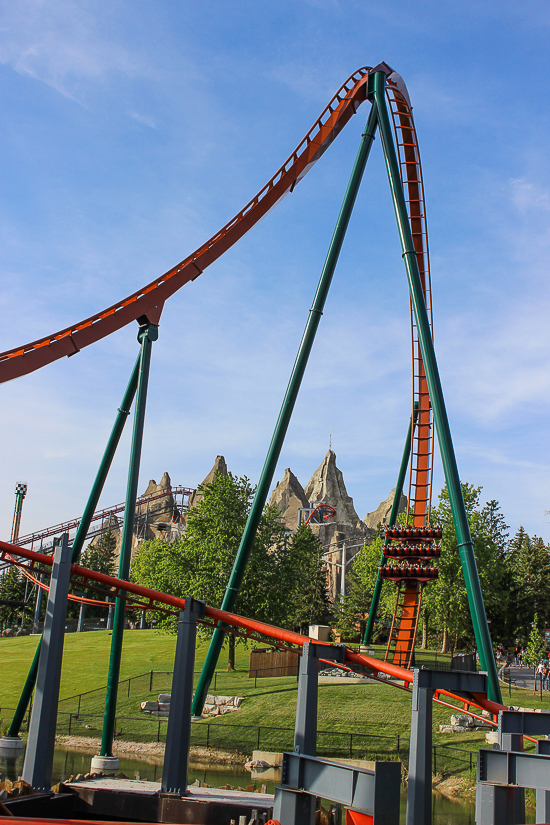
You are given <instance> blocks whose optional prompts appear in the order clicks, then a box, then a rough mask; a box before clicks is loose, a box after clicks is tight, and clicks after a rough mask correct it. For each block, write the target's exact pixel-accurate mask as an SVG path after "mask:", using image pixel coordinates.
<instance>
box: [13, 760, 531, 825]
mask: <svg viewBox="0 0 550 825" xmlns="http://www.w3.org/2000/svg"><path fill="white" fill-rule="evenodd" d="M92 755H93V754H92V753H91V752H85V751H78V750H69V749H67V748H61V747H59V748H56V749H55V753H54V764H53V781H52V784H54V785H55V784H56V783H57V782H60V781H63V780H66V779H68V778H69V777H70V776H71V775H72V776H77V774H79V773H81V774H86V773H88V772H89V770H90V761H91V758H92ZM22 768H23V757H22V756H20V757H19V758H18V759H6V758H3V757H0V781H2V780H3V779H5V778H8V779H11V780H12V781H13V780H15V779H17V777H18V776H19V775H20V774H21V771H22ZM120 771H121V773H124V774H126V776H128V777H129V778H130V779H138V778H139V779H143V780H148V781H150V782H160V780H161V777H162V764H161V763H160V762H156V763H155V762H145V761H144V760H143V759H131V758H128V757H124V756H121V757H120ZM196 779H200V781H201V783H205V784H207V785H211V786H212V787H214V788H217V787H219V786H220V785H234V786H235V787H236V788H237V787H241V788H247V787H249V786H250V785H254V786H255V788H260V787H261V786H262V785H263V784H265V785H266V790H267V793H273V790H274V785H275V784H276V782H277V777H276V776H273V772H269V778H268V773H267V772H266V774H265V775H264V777H262V774H260V773H255V774H254V779H252V778H251V774H250V772H249V771H247V770H245V769H244V768H241V767H239V766H237V765H203V764H196V763H191V764H190V766H189V782H190V783H192V782H194V781H195V780H196ZM406 793H407V791H406V788H403V789H402V792H401V822H402V823H403V822H405V811H406V805H407V797H406ZM432 801H433V808H432V817H433V818H432V822H433V825H475V803H474V802H473V801H465V800H461V799H456V800H455V799H449V798H448V797H445V796H443V795H442V794H440V793H434V794H433V796H432ZM534 821H535V819H534V815H533V814H531V816H530V817H529V816H528V817H527V822H534Z"/></svg>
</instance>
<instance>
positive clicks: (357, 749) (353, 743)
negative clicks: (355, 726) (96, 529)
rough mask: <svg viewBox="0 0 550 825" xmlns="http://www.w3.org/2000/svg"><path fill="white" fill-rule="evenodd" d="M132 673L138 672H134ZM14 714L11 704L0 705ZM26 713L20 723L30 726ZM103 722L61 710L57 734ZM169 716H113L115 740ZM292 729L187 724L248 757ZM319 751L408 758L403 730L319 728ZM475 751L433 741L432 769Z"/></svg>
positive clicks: (457, 765)
mask: <svg viewBox="0 0 550 825" xmlns="http://www.w3.org/2000/svg"><path fill="white" fill-rule="evenodd" d="M134 678H136V677H134ZM3 711H9V714H10V715H11V713H13V711H14V708H1V707H0V718H1V716H2V712H3ZM29 719H30V713H29V714H28V716H27V717H26V718H25V720H24V722H23V726H22V728H23V730H27V731H28V725H29ZM102 725H103V714H102V713H78V712H76V713H75V712H71V711H61V710H60V711H59V712H58V715H57V734H58V735H65V736H85V737H92V738H98V737H100V736H101V729H102ZM167 727H168V718H167V717H165V716H146V715H142V716H124V715H119V716H116V717H115V740H116V739H120V740H125V741H131V742H159V743H164V742H165V741H166V730H167ZM293 740H294V729H293V728H279V727H271V726H268V725H234V724H232V723H231V724H227V723H224V722H221V720H218V721H212V722H208V721H207V720H203V721H201V722H197V723H195V724H193V725H192V726H191V745H192V746H194V747H200V748H205V749H213V750H222V751H226V752H230V753H238V754H245V755H246V756H250V755H251V754H252V752H253V751H255V750H263V751H269V752H275V753H281V752H282V751H289V750H290V751H292V749H293V745H294V741H293ZM317 755H318V756H322V757H327V758H348V759H368V760H372V761H374V760H385V761H387V760H399V761H401V762H402V763H403V764H404V765H405V766H408V761H409V739H408V737H404V736H402V735H401V734H396V735H393V736H384V735H380V734H376V733H357V732H354V731H353V732H352V731H327V730H320V731H318V733H317ZM476 766H477V751H470V750H466V749H462V748H456V747H453V746H451V745H433V746H432V770H433V773H434V774H436V775H437V774H439V775H441V776H443V777H445V776H453V775H459V774H464V773H468V775H469V776H470V778H471V777H473V776H475V772H476Z"/></svg>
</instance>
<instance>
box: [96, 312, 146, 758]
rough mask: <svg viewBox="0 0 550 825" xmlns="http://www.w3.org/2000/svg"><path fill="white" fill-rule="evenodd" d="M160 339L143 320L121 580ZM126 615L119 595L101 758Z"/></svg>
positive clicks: (110, 727)
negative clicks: (153, 359)
mask: <svg viewBox="0 0 550 825" xmlns="http://www.w3.org/2000/svg"><path fill="white" fill-rule="evenodd" d="M157 338H158V326H157V325H156V324H150V323H149V322H148V321H147V319H144V324H143V326H140V328H139V333H138V341H139V342H140V344H141V351H140V357H139V377H138V385H137V395H136V407H135V413H134V429H133V433H132V445H131V449H130V463H129V467H128V484H127V487H126V506H125V509H124V524H123V527H122V540H121V545H120V561H119V568H118V578H119V579H127V578H128V574H129V572H130V558H131V552H132V540H133V530H134V518H135V512H136V499H137V487H138V480H139V465H140V460H141V445H142V442H143V427H144V423H145V407H146V403H147V385H148V381H149V367H150V365H151V348H152V346H153V341H156V340H157ZM125 613H126V599H125V598H124V597H122V596H120V597H119V598H118V599H117V600H116V605H115V615H114V619H113V635H112V637H111V656H110V659H109V674H108V677H107V695H106V698H105V714H104V718H103V733H102V737H101V753H100V756H107V757H111V756H112V748H113V735H114V729H115V715H116V701H117V693H118V679H119V675H120V659H121V654H122V639H123V635H124V619H125Z"/></svg>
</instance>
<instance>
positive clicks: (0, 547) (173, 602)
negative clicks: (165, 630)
mask: <svg viewBox="0 0 550 825" xmlns="http://www.w3.org/2000/svg"><path fill="white" fill-rule="evenodd" d="M12 556H21V557H22V558H25V559H28V560H29V562H30V565H29V567H30V568H31V569H34V568H35V567H36V565H41V566H45V567H46V568H48V567H51V566H52V564H53V558H52V556H46V555H44V553H36V552H35V551H33V550H27V549H26V548H23V547H18V546H17V545H15V544H8V542H5V541H0V559H6V561H10V557H12ZM71 573H72V575H73V576H74V577H78V579H83V580H84V583H86V582H88V581H94V582H97V583H99V584H102V585H104V586H106V587H109V588H110V589H111V590H112V591H113V590H114V591H115V592H114V593H113V592H112V593H111V595H113V596H118V595H119V594H120V593H121V592H124V593H131V594H133V595H134V596H137V597H138V598H140V599H144V600H145V602H140V603H139V606H140V607H141V608H146V609H148V610H155V609H160V610H162V609H164V605H168V606H169V607H172V608H176V610H178V611H179V610H183V609H184V607H185V599H180V598H178V597H177V596H171V595H169V594H168V593H160V592H159V591H157V590H152V589H151V588H149V587H142V586H141V585H139V584H134V583H133V582H128V581H124V580H123V579H117V578H115V577H114V576H106V575H105V574H103V573H96V572H95V571H94V570H88V569H87V568H86V567H81V566H80V565H79V564H72V565H71ZM80 583H81V582H80ZM205 615H206V617H207V618H208V619H211V620H212V621H213V622H214V623H215V624H218V623H223V624H226V625H229V626H230V627H236V628H239V629H241V630H244V631H245V632H246V634H247V635H250V634H251V633H255V634H258V635H261V636H265V637H267V638H270V639H276V640H278V641H280V642H284V643H286V644H291V645H296V646H298V647H301V646H302V645H303V644H304V642H309V641H310V639H309V637H308V636H302V635H301V634H300V633H294V632H293V631H291V630H284V629H283V628H280V627H274V626H273V625H270V624H266V623H265V622H259V621H257V620H256V619H246V618H245V617H244V616H238V615H237V614H236V613H228V612H227V611H226V610H219V609H218V608H216V607H209V606H208V605H207V606H206V611H205ZM319 644H324V643H323V642H319ZM328 644H329V643H327V645H328ZM345 662H346V663H347V664H348V665H362V666H365V667H368V668H369V669H370V670H372V671H373V673H374V678H377V677H379V676H380V674H387V675H388V676H391V677H393V678H394V679H398V680H399V681H401V682H403V683H404V685H405V687H406V689H409V690H410V688H409V687H408V686H409V685H410V683H411V682H412V680H413V673H412V671H410V670H406V669H405V668H403V667H398V666H397V665H393V664H391V663H390V662H383V661H380V660H379V659H373V658H371V657H370V656H365V655H364V654H362V653H355V652H354V651H353V650H349V648H346V651H345ZM390 684H391V683H390ZM398 687H403V686H401V685H399V686H398ZM438 693H439V694H440V695H442V694H444V695H446V696H450V697H451V698H452V699H454V700H455V701H458V702H459V703H460V704H461V705H464V702H465V700H464V697H461V696H456V695H454V694H453V693H449V692H447V691H439V692H438ZM435 701H438V700H437V699H436V700H435ZM470 704H472V705H475V706H477V707H480V708H482V709H483V710H488V711H489V712H490V713H492V714H498V712H499V710H507V709H508V708H507V707H506V706H505V705H499V704H497V703H496V702H491V701H489V699H487V696H485V695H480V694H476V695H475V696H474V697H473V700H472V701H471V702H470Z"/></svg>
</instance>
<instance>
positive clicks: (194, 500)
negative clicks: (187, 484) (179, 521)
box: [189, 455, 227, 507]
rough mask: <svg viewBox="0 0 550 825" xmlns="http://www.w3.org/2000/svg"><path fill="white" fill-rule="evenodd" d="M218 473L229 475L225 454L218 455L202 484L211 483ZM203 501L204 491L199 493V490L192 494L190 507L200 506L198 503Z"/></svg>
mask: <svg viewBox="0 0 550 825" xmlns="http://www.w3.org/2000/svg"><path fill="white" fill-rule="evenodd" d="M218 473H221V474H222V475H223V476H226V475H227V464H226V463H225V458H224V457H223V455H217V456H216V460H215V462H214V466H213V467H212V469H211V470H210V472H209V473H208V475H207V476H206V478H205V479H204V480H203V481H202V484H211V483H212V482H213V481H214V479H215V478H216V476H217V475H218ZM201 501H202V493H199V491H198V490H195V492H194V493H193V494H192V495H191V497H190V499H189V507H198V505H199V504H200V503H201Z"/></svg>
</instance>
